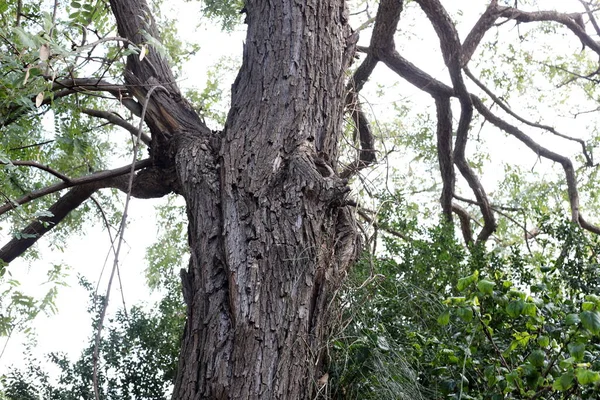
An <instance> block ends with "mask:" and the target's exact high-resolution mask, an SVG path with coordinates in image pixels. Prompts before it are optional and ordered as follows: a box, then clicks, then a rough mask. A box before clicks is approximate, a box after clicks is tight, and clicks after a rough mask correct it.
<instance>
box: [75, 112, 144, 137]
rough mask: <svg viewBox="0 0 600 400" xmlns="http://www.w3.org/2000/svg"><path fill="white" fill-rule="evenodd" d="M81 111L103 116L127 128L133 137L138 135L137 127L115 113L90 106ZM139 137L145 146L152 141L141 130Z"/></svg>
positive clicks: (97, 116)
mask: <svg viewBox="0 0 600 400" xmlns="http://www.w3.org/2000/svg"><path fill="white" fill-rule="evenodd" d="M81 112H82V113H84V114H87V115H89V116H92V117H96V118H103V119H105V120H107V121H108V122H110V123H112V124H114V125H117V126H120V127H121V128H124V129H127V130H128V131H129V132H130V133H131V136H133V137H134V138H136V137H137V135H138V128H136V127H135V126H133V125H132V124H130V123H129V122H127V121H125V120H124V119H123V118H121V117H120V116H119V115H118V114H117V113H114V112H108V111H102V110H92V109H90V108H83V109H82V110H81ZM140 139H141V140H142V142H143V143H144V144H145V145H147V146H150V143H151V142H152V139H151V138H150V136H148V135H147V134H145V133H143V132H142V133H141V136H140Z"/></svg>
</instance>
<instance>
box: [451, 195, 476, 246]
mask: <svg viewBox="0 0 600 400" xmlns="http://www.w3.org/2000/svg"><path fill="white" fill-rule="evenodd" d="M452 211H454V212H455V213H456V215H457V216H458V220H459V221H460V231H461V232H462V235H463V239H464V240H465V244H466V245H467V246H470V245H472V244H473V233H472V231H471V216H470V215H469V213H468V212H467V210H465V209H464V208H462V207H461V206H459V205H458V204H456V203H452Z"/></svg>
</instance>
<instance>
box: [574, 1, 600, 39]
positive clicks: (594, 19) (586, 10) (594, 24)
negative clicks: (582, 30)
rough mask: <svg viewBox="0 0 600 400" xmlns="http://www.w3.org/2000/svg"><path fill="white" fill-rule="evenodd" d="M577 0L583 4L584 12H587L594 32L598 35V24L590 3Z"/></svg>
mask: <svg viewBox="0 0 600 400" xmlns="http://www.w3.org/2000/svg"><path fill="white" fill-rule="evenodd" d="M579 2H580V3H581V4H582V5H583V8H585V12H586V13H587V15H588V17H589V18H590V22H591V23H592V26H593V27H594V30H595V31H596V34H597V35H600V26H598V21H596V17H594V13H593V12H592V10H591V9H590V5H589V4H588V3H587V1H584V0H579Z"/></svg>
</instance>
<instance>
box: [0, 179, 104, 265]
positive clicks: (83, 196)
mask: <svg viewBox="0 0 600 400" xmlns="http://www.w3.org/2000/svg"><path fill="white" fill-rule="evenodd" d="M99 186H100V185H99V183H98V182H92V183H88V184H86V185H82V186H77V187H75V188H74V189H72V190H70V191H69V192H67V194H65V195H64V196H62V197H61V198H60V199H59V200H58V201H57V202H56V203H54V204H53V205H52V207H50V209H49V210H48V212H49V215H48V216H44V217H42V218H40V219H38V220H36V221H34V222H32V223H30V224H29V225H28V226H27V227H26V228H25V229H23V230H22V231H21V234H20V235H19V237H15V238H13V239H12V240H11V241H10V242H8V243H7V244H6V245H4V247H2V248H1V249H0V260H2V261H4V262H5V263H10V262H12V261H13V260H14V259H15V258H17V257H19V256H20V255H21V254H23V253H24V252H25V251H26V250H27V249H29V248H30V247H31V246H33V245H34V244H35V243H36V242H37V241H38V239H40V238H41V237H42V236H43V235H44V234H45V233H46V232H48V231H50V230H51V229H52V228H54V227H55V226H56V224H58V223H59V222H60V221H62V220H63V219H64V218H65V217H66V216H67V215H68V214H69V213H70V212H71V211H73V210H74V209H76V208H77V207H79V206H80V205H81V204H82V203H83V202H84V201H85V200H87V199H88V198H89V197H90V196H91V195H92V194H93V193H94V192H95V191H96V190H98V188H99Z"/></svg>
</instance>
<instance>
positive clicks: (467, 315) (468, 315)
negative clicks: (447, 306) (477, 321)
mask: <svg viewBox="0 0 600 400" xmlns="http://www.w3.org/2000/svg"><path fill="white" fill-rule="evenodd" d="M456 315H458V316H459V317H460V319H462V320H463V321H465V322H469V321H471V320H472V319H473V309H472V308H471V307H461V308H459V309H457V310H456Z"/></svg>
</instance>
